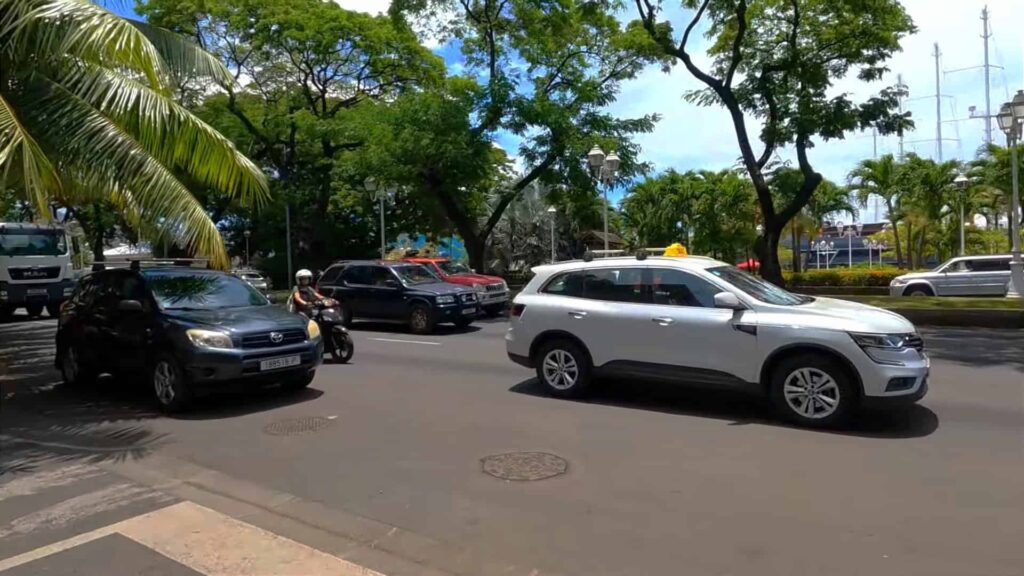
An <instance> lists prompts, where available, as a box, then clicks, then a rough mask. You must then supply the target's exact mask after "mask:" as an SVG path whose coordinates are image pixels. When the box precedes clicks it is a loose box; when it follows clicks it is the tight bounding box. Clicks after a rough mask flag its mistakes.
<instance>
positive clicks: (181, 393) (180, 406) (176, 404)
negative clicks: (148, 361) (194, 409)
mask: <svg viewBox="0 0 1024 576" xmlns="http://www.w3.org/2000/svg"><path fill="white" fill-rule="evenodd" d="M149 375H150V383H151V384H152V386H153V395H154V396H155V397H156V401H157V403H158V404H159V405H160V409H161V410H163V411H164V412H167V413H174V412H181V411H182V410H184V409H185V408H187V407H188V406H189V404H191V403H192V390H191V388H190V387H189V383H188V375H187V374H186V373H185V370H184V369H183V368H182V367H181V364H180V363H179V362H178V360H177V359H176V358H174V356H171V355H170V354H161V355H159V356H157V357H156V360H154V361H153V365H152V367H151V368H150V373H149Z"/></svg>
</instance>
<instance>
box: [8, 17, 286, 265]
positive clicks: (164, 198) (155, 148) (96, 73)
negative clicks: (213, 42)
mask: <svg viewBox="0 0 1024 576" xmlns="http://www.w3.org/2000/svg"><path fill="white" fill-rule="evenodd" d="M197 77H198V78H205V79H207V80H208V81H209V82H210V85H211V86H215V85H216V83H221V84H227V83H230V82H231V81H232V80H231V77H230V75H229V74H228V72H227V70H226V69H225V68H224V67H223V66H222V65H221V64H220V63H219V62H218V61H217V60H216V58H214V57H213V56H211V55H209V54H207V53H206V52H204V51H202V50H201V49H199V48H198V47H197V46H195V45H193V44H190V43H188V42H187V41H185V40H184V39H183V38H181V37H179V36H177V35H175V34H172V33H171V32H168V31H166V30H162V29H158V28H155V27H152V26H149V25H147V24H145V23H142V22H135V21H130V20H126V19H124V18H121V17H119V16H117V15H115V14H113V13H111V12H109V11H107V10H105V9H104V8H102V7H100V6H97V5H96V4H94V3H92V2H90V1H88V0H0V188H3V187H4V186H8V187H11V188H13V189H15V190H17V191H18V192H19V193H20V194H21V195H22V196H23V197H24V198H25V199H26V200H28V201H30V202H31V203H32V204H34V205H35V206H36V207H37V210H38V212H39V213H41V214H49V213H50V205H51V204H52V203H59V204H62V205H64V206H74V205H76V204H78V203H83V201H84V200H85V199H86V198H89V199H90V200H94V199H95V198H96V197H97V196H101V197H103V198H104V199H106V200H109V201H110V202H111V203H112V204H113V205H114V206H116V207H117V209H118V210H120V211H121V212H122V214H123V216H124V219H125V221H127V222H128V223H130V224H132V225H134V226H143V225H144V226H145V227H147V228H149V229H154V230H159V234H160V235H162V236H169V237H171V238H173V239H174V240H175V241H176V242H177V243H178V244H179V245H181V246H183V247H185V248H186V249H188V250H190V251H192V252H194V253H199V254H205V255H207V256H208V257H209V258H210V259H211V263H213V264H214V265H217V266H221V267H223V266H226V265H227V263H228V258H227V253H226V251H225V249H224V243H223V241H222V239H221V237H220V233H219V232H218V231H217V227H216V225H215V224H214V222H212V221H211V220H210V218H209V216H208V215H207V213H206V211H205V210H204V209H203V206H202V205H201V204H200V203H199V202H198V201H197V200H196V199H195V197H194V196H193V195H192V193H191V192H190V190H189V186H188V185H186V184H185V183H186V182H188V183H189V185H192V186H195V187H207V188H214V189H218V190H220V191H222V192H224V193H225V194H228V195H229V196H231V197H232V198H236V199H238V200H239V201H241V202H243V203H245V204H250V205H259V204H262V203H263V202H265V201H266V199H267V198H268V188H267V182H266V178H265V177H264V175H263V174H262V172H261V171H260V170H259V169H258V168H257V167H256V166H255V165H254V164H253V163H252V162H250V161H249V160H248V159H247V158H245V156H243V155H242V154H241V153H239V152H238V150H236V149H235V147H234V145H232V143H231V142H230V141H229V140H228V139H227V138H225V137H224V136H222V135H221V134H219V133H218V132H217V131H216V130H214V129H213V128H211V127H210V126H209V125H207V124H205V123H204V122H202V121H201V120H199V119H198V118H196V117H195V116H194V115H192V114H191V113H190V112H188V111H187V110H186V109H185V108H184V107H182V106H181V105H180V104H178V103H177V102H176V101H175V100H174V98H173V97H172V95H173V87H174V86H175V85H176V83H177V81H179V80H181V79H183V78H197Z"/></svg>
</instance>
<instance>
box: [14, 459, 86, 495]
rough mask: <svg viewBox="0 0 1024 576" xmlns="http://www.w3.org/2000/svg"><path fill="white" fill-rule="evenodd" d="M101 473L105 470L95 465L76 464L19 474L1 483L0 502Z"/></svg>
mask: <svg viewBox="0 0 1024 576" xmlns="http://www.w3.org/2000/svg"><path fill="white" fill-rule="evenodd" d="M101 474H103V471H102V470H100V469H99V468H96V467H94V466H89V465H87V464H75V465H73V466H62V467H60V468H56V469H54V470H47V471H45V472H39V473H36V474H29V475H27V476H17V477H15V478H14V480H11V481H10V482H7V483H6V484H0V502H3V501H4V500H6V499H8V498H14V497H15V496H31V495H32V494H38V493H39V492H42V491H43V490H49V489H50V488H56V487H58V486H67V485H68V484H74V483H75V482H78V481H79V480H85V479H86V478H92V477H94V476H99V475H101Z"/></svg>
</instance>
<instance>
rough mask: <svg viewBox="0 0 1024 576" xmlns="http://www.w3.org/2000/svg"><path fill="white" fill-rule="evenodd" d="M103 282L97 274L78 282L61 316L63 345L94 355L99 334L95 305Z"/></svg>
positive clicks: (90, 355)
mask: <svg viewBox="0 0 1024 576" xmlns="http://www.w3.org/2000/svg"><path fill="white" fill-rule="evenodd" d="M100 284H101V282H100V280H99V278H98V277H97V275H96V274H90V275H88V276H85V277H84V278H82V279H81V280H79V282H78V287H77V288H76V289H75V293H74V295H73V296H72V297H71V300H69V301H68V304H67V308H66V309H65V310H64V313H63V314H61V318H60V328H59V329H60V338H61V340H62V342H61V344H62V345H69V346H74V347H75V349H76V351H78V352H80V353H81V354H84V355H87V357H90V358H91V357H94V355H95V354H96V350H95V346H94V343H95V339H96V338H97V335H98V328H96V326H95V323H96V320H95V315H94V311H93V309H92V308H93V306H94V304H95V299H96V294H97V292H98V289H99V286H100Z"/></svg>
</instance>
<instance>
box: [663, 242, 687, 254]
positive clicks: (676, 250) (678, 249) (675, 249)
mask: <svg viewBox="0 0 1024 576" xmlns="http://www.w3.org/2000/svg"><path fill="white" fill-rule="evenodd" d="M688 255H689V254H688V253H687V252H686V246H683V245H682V244H680V243H679V242H676V243H675V244H672V245H671V246H669V247H668V248H665V253H664V254H662V256H688Z"/></svg>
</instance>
